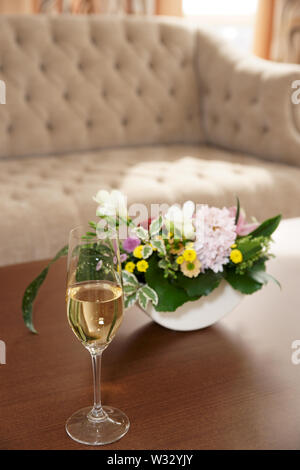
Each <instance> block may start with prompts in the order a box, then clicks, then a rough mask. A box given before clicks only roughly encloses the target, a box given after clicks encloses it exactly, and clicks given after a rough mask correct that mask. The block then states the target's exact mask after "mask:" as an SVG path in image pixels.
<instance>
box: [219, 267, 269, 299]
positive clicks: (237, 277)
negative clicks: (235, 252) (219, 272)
mask: <svg viewBox="0 0 300 470" xmlns="http://www.w3.org/2000/svg"><path fill="white" fill-rule="evenodd" d="M224 274H225V279H226V281H227V282H228V283H229V284H230V285H231V287H233V288H234V289H236V290H238V291H240V292H241V293H242V294H247V295H248V294H253V293H254V292H256V291H258V290H260V289H261V288H262V286H263V284H262V283H261V282H258V281H256V280H255V279H253V278H252V277H251V275H250V274H249V273H247V272H245V274H237V273H236V272H235V270H234V269H226V270H225V273H224Z"/></svg>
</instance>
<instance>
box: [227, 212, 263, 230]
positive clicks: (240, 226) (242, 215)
mask: <svg viewBox="0 0 300 470" xmlns="http://www.w3.org/2000/svg"><path fill="white" fill-rule="evenodd" d="M229 211H230V214H231V216H232V217H234V218H235V216H236V207H230V209H229ZM258 225H259V224H258V223H256V222H253V223H252V224H247V222H246V216H245V212H244V211H243V210H241V211H240V216H239V220H238V223H237V225H236V233H237V235H239V236H240V237H244V236H245V235H249V233H251V232H253V230H255V229H256V228H257V227H258Z"/></svg>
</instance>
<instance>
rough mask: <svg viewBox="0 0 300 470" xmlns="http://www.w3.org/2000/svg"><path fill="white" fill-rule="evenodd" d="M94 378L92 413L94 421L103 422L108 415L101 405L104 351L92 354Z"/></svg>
mask: <svg viewBox="0 0 300 470" xmlns="http://www.w3.org/2000/svg"><path fill="white" fill-rule="evenodd" d="M91 357H92V365H93V377H94V407H93V409H92V411H91V413H90V418H91V419H92V420H102V419H105V418H106V413H105V411H103V408H102V405H101V359H102V351H101V352H100V353H97V354H91Z"/></svg>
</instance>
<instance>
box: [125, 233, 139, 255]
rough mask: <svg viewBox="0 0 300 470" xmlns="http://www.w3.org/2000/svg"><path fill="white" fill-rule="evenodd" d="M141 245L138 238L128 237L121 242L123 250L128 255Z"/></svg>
mask: <svg viewBox="0 0 300 470" xmlns="http://www.w3.org/2000/svg"><path fill="white" fill-rule="evenodd" d="M140 244H141V242H140V240H139V239H138V238H133V237H129V238H127V239H126V240H124V242H123V248H124V250H125V251H127V252H128V253H132V252H133V251H134V250H135V248H136V247H137V246H139V245H140Z"/></svg>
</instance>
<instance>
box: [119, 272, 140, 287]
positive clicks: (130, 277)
mask: <svg viewBox="0 0 300 470" xmlns="http://www.w3.org/2000/svg"><path fill="white" fill-rule="evenodd" d="M122 277H123V284H124V286H126V285H130V286H136V287H138V285H139V281H138V280H137V278H136V277H135V275H134V274H132V273H129V272H128V271H125V270H124V271H122Z"/></svg>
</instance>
